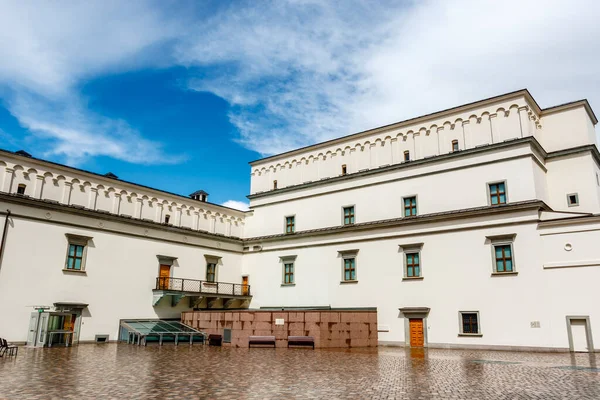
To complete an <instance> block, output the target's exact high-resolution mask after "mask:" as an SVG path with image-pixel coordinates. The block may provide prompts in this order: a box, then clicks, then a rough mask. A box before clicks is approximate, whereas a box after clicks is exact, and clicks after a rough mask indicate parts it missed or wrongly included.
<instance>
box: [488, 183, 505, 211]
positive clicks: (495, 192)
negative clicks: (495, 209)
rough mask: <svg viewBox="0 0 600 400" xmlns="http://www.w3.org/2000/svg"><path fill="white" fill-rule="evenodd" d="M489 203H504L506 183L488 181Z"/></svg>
mask: <svg viewBox="0 0 600 400" xmlns="http://www.w3.org/2000/svg"><path fill="white" fill-rule="evenodd" d="M489 190H490V204H491V205H493V206H496V205H498V204H506V184H505V183H504V182H498V183H490V184H489Z"/></svg>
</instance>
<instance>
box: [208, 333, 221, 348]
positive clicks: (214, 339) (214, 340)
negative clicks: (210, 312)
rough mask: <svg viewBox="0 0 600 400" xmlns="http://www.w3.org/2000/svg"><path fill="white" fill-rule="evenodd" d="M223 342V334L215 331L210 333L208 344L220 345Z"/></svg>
mask: <svg viewBox="0 0 600 400" xmlns="http://www.w3.org/2000/svg"><path fill="white" fill-rule="evenodd" d="M222 342H223V336H221V335H217V334H215V333H211V334H210V335H208V345H209V346H220V345H221V343H222Z"/></svg>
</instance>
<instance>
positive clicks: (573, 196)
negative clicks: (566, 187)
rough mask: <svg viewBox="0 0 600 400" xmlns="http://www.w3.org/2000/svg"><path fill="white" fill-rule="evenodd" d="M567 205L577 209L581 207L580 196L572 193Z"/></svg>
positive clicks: (568, 196) (568, 197)
mask: <svg viewBox="0 0 600 400" xmlns="http://www.w3.org/2000/svg"><path fill="white" fill-rule="evenodd" d="M567 204H568V205H569V207H575V206H578V205H579V195H577V193H571V194H568V195H567Z"/></svg>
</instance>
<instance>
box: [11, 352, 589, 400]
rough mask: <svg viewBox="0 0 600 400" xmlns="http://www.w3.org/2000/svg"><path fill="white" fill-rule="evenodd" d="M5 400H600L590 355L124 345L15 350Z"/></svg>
mask: <svg viewBox="0 0 600 400" xmlns="http://www.w3.org/2000/svg"><path fill="white" fill-rule="evenodd" d="M0 398H2V399H4V398H7V399H49V398H55V399H82V398H86V399H89V398H103V399H105V398H120V399H123V398H144V399H149V398H155V399H164V398H167V399H171V398H172V399H265V398H273V399H282V398H285V399H292V398H298V399H321V398H328V399H332V398H338V399H341V398H343V399H357V398H364V399H394V398H397V399H433V398H435V399H566V398H570V399H600V366H598V365H597V364H596V356H595V355H593V354H592V355H588V354H569V353H559V354H554V353H521V352H499V351H470V350H469V351H467V350H434V349H431V350H422V349H414V350H411V349H401V348H386V347H380V348H364V349H349V350H348V349H320V350H314V351H313V350H310V349H268V348H252V349H242V348H219V347H206V346H202V345H194V346H188V345H186V346H177V347H175V346H162V347H159V346H148V347H138V346H131V345H126V344H102V345H80V346H75V347H71V348H51V349H27V348H21V349H19V355H18V357H16V358H0Z"/></svg>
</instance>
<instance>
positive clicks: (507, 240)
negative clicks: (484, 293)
mask: <svg viewBox="0 0 600 400" xmlns="http://www.w3.org/2000/svg"><path fill="white" fill-rule="evenodd" d="M516 237H517V234H516V233H512V234H505V235H495V236H486V239H487V241H489V244H490V249H491V252H492V276H501V275H517V274H518V273H519V272H518V271H517V263H516V257H515V246H514V242H515V238H516ZM496 246H510V260H511V262H512V271H506V267H505V271H498V263H497V262H498V259H497V258H496ZM503 259H506V258H505V257H504V258H503ZM504 265H506V263H504Z"/></svg>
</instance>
